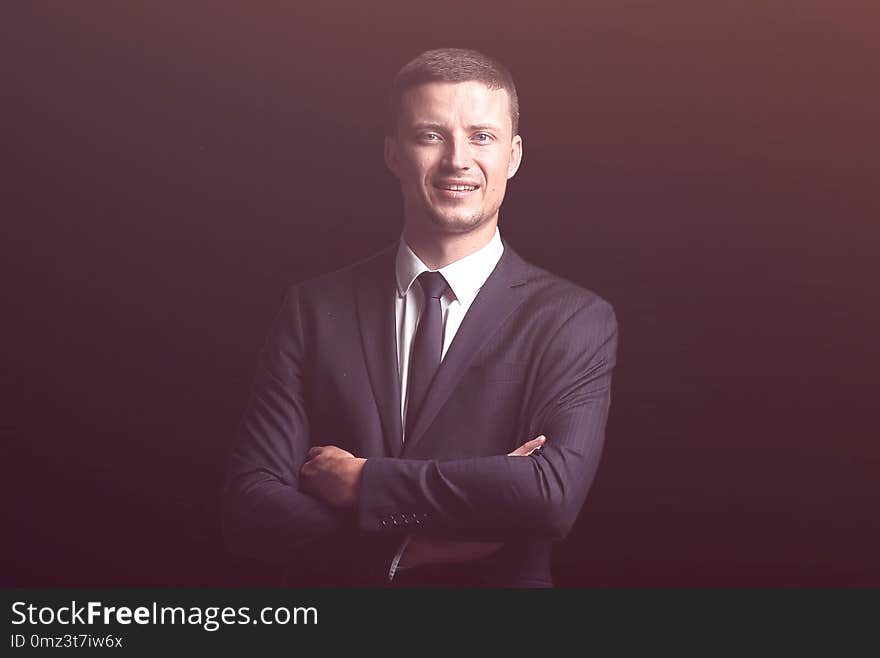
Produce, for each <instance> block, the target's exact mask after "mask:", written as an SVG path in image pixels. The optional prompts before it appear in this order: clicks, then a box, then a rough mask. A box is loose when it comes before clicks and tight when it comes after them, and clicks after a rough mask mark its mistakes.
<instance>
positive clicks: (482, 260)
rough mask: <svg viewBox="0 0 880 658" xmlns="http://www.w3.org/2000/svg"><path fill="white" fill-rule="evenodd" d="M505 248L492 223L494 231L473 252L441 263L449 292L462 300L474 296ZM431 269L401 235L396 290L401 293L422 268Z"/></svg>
mask: <svg viewBox="0 0 880 658" xmlns="http://www.w3.org/2000/svg"><path fill="white" fill-rule="evenodd" d="M503 251H504V244H503V243H502V242H501V231H499V230H498V227H497V226H496V227H495V235H493V236H492V239H491V240H490V241H489V243H488V244H487V245H486V246H484V247H481V248H480V249H478V250H477V251H475V252H474V253H472V254H469V255H467V256H465V257H464V258H459V259H458V260H457V261H455V262H453V263H450V264H449V265H447V266H446V267H441V268H440V269H439V270H437V271H438V272H440V274H442V275H443V278H444V279H446V282H447V283H448V284H449V287H450V288H451V289H452V294H454V295H455V298H456V299H457V300H458V301H459V302H461V303H464V302H467V301H469V300H471V299H473V298H474V297H476V296H477V293H478V292H479V291H480V288H482V287H483V284H484V283H485V282H486V279H488V278H489V275H490V274H492V270H494V269H495V266H496V265H497V264H498V261H499V260H500V259H501V254H502V252H503ZM427 271H430V268H429V267H428V266H427V265H425V264H424V263H423V262H422V260H421V259H420V258H419V257H418V256H416V255H415V253H414V252H413V250H412V249H410V248H409V245H408V244H407V243H406V240H404V239H403V237H401V238H400V244H399V245H398V247H397V261H396V273H397V294H398V295H400V296H401V297H403V296H404V295H406V293H407V291H408V290H409V289H410V286H412V284H413V281H415V280H416V278H418V276H419V275H420V274H421V273H422V272H427Z"/></svg>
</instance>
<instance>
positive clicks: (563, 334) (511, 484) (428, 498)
mask: <svg viewBox="0 0 880 658" xmlns="http://www.w3.org/2000/svg"><path fill="white" fill-rule="evenodd" d="M546 345H547V346H546V348H545V349H544V351H543V354H540V355H538V356H537V358H538V359H539V365H538V374H537V379H536V385H535V387H534V391H535V393H534V394H533V395H532V399H531V400H530V401H529V403H528V419H527V420H528V427H529V431H528V434H527V436H526V437H523V441H522V442H524V441H525V440H527V439H531V438H534V437H535V436H538V435H539V434H544V435H545V436H546V437H547V440H546V442H545V444H544V447H543V448H542V449H541V450H540V451H537V452H535V453H533V454H532V455H531V456H528V457H507V456H504V455H498V456H489V457H479V458H472V459H460V460H453V461H435V460H416V459H390V458H380V459H369V460H367V462H366V464H365V467H364V471H363V477H362V481H361V491H360V497H359V502H358V522H359V524H360V527H361V528H364V529H370V530H373V529H375V530H379V531H384V532H394V531H395V530H397V528H398V527H399V526H401V525H403V526H405V527H407V528H408V529H412V530H415V531H417V532H424V533H426V534H434V535H437V536H446V537H456V538H459V539H473V540H486V541H506V540H512V539H521V538H549V539H561V538H563V537H565V536H566V535H567V534H568V532H569V530H570V529H571V527H572V525H573V524H574V522H575V520H576V518H577V515H578V513H579V511H580V509H581V506H582V505H583V502H584V499H585V498H586V495H587V491H588V490H589V488H590V485H591V483H592V481H593V477H594V475H595V473H596V468H597V466H598V462H599V457H600V454H601V450H602V445H603V443H604V435H605V424H606V421H607V417H608V409H609V405H610V399H611V398H610V395H611V393H610V386H611V372H612V369H613V368H614V365H615V361H616V351H617V323H616V320H615V316H614V312H613V310H612V308H611V306H610V305H609V304H607V303H606V302H604V301H602V300H601V299H598V298H597V299H595V300H594V301H593V302H592V303H590V304H587V305H583V306H582V307H580V308H579V309H578V310H576V311H575V312H574V313H573V314H572V315H571V316H570V317H569V318H568V319H567V320H566V321H565V322H564V323H563V324H562V325H561V326H560V327H559V329H558V330H557V331H556V332H555V334H554V335H553V336H552V337H551V338H550V339H549V341H548V342H547V343H546ZM462 431H467V428H462Z"/></svg>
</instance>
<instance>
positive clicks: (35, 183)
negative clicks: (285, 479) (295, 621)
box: [0, 0, 880, 586]
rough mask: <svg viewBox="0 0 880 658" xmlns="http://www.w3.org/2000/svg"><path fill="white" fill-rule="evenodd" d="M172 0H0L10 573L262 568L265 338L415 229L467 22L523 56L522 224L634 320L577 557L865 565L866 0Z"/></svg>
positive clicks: (874, 328) (872, 415) (582, 569)
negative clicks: (389, 132)
mask: <svg viewBox="0 0 880 658" xmlns="http://www.w3.org/2000/svg"><path fill="white" fill-rule="evenodd" d="M30 4H33V6H32V7H27V5H30ZM156 4H157V3H146V2H144V3H111V2H106V3H95V2H76V3H66V2H55V3H39V5H37V3H21V5H22V6H23V7H24V8H19V9H18V10H17V11H18V13H17V14H15V15H13V14H12V13H11V11H10V9H9V8H8V7H7V8H5V9H4V10H3V11H4V16H3V17H2V22H3V25H4V27H3V31H4V33H5V35H4V46H5V49H4V50H5V52H4V53H3V57H2V62H3V64H2V66H3V67H4V75H3V83H2V84H3V88H2V90H0V93H2V99H3V100H2V102H0V108H2V113H3V121H2V131H3V141H2V148H3V157H2V167H3V170H2V180H3V188H4V189H3V192H2V194H3V205H2V215H3V227H4V228H3V236H4V237H3V240H2V243H3V254H4V256H3V261H4V266H5V267H4V269H5V270H7V273H6V274H5V275H4V277H3V279H4V289H5V290H6V292H5V299H6V301H4V303H3V310H2V317H3V322H2V326H3V334H4V340H3V345H4V348H5V350H4V352H5V354H4V357H3V360H4V362H3V370H4V374H5V375H6V376H5V378H4V384H5V385H6V390H5V391H4V392H3V406H2V409H3V420H2V421H0V423H2V424H0V427H2V431H3V444H2V448H0V460H2V462H3V466H4V472H5V474H4V476H3V479H2V488H3V491H2V492H0V493H2V495H3V500H4V508H5V510H4V511H3V517H2V527H3V542H2V543H3V552H4V555H3V560H2V571H0V584H4V585H26V586H51V585H82V586H88V585H102V586H148V585H157V586H180V585H195V586H201V585H227V584H233V585H235V584H261V583H264V582H271V581H270V580H267V579H268V578H269V573H268V572H267V571H266V570H264V569H262V568H259V567H258V566H257V565H254V564H252V563H250V562H248V561H245V560H241V559H237V558H234V557H231V556H229V555H227V554H226V553H225V552H224V549H223V547H222V544H221V541H220V535H219V529H218V512H217V492H218V490H219V487H220V483H221V480H222V476H223V460H224V453H225V451H226V449H227V448H228V446H229V444H230V441H231V439H232V436H233V432H234V428H235V425H236V423H237V421H238V417H239V415H240V413H241V411H242V410H243V407H244V404H245V400H246V395H247V390H248V385H249V381H250V377H251V371H252V367H253V364H254V358H255V356H256V353H257V350H258V349H259V347H260V344H261V342H262V340H263V337H264V335H265V331H266V329H267V327H268V323H269V321H270V320H271V318H272V316H273V314H274V313H275V311H276V309H277V308H278V306H279V305H280V303H281V299H282V295H283V293H284V291H285V289H286V288H287V286H288V285H289V284H290V283H292V282H294V281H298V280H301V279H304V278H306V277H310V276H313V275H316V274H319V273H322V272H326V271H329V270H332V269H335V268H338V267H341V266H343V265H345V264H348V263H350V262H352V261H354V260H356V259H360V258H362V257H364V256H366V255H368V254H370V253H372V252H373V251H376V250H378V249H379V248H381V247H383V246H385V245H387V244H389V243H390V242H391V241H392V240H394V239H395V238H396V237H397V235H398V233H399V230H400V221H401V220H400V202H399V198H398V190H397V187H396V181H395V180H394V179H393V178H392V177H391V175H390V174H389V173H388V172H387V171H385V169H384V165H383V163H382V155H381V154H382V135H383V130H384V126H385V123H384V122H385V109H386V105H385V103H386V93H387V90H388V86H389V83H390V80H391V78H392V77H393V75H394V73H395V72H396V71H397V69H398V68H399V67H400V66H402V65H403V64H404V63H405V62H406V61H408V60H409V59H410V58H411V57H413V56H414V55H416V54H417V53H418V52H420V51H422V50H425V49H427V48H432V47H440V46H447V45H449V46H463V47H475V48H477V49H480V50H484V51H485V52H488V53H490V54H492V55H494V56H496V57H498V58H499V59H501V60H502V61H503V62H505V63H506V64H507V65H508V66H509V67H510V68H511V70H512V71H513V73H514V76H515V79H516V81H517V85H518V89H519V94H520V102H521V106H522V121H521V133H522V135H523V139H524V150H525V157H524V162H523V166H522V168H521V170H520V172H519V173H518V174H517V176H516V178H515V179H514V180H513V182H512V184H511V187H510V188H509V192H508V196H507V199H506V202H505V205H504V208H503V210H502V215H501V217H502V219H501V228H502V232H503V235H504V236H505V238H507V239H508V240H509V241H510V242H511V244H512V245H513V246H514V247H515V248H516V249H517V250H518V251H519V252H520V253H521V254H522V255H524V256H525V257H526V258H528V259H530V260H532V261H533V262H535V263H537V264H539V265H541V266H543V267H545V268H547V269H549V270H551V271H554V272H556V273H558V274H561V275H563V276H566V277H568V278H570V279H572V280H574V281H576V282H578V283H580V284H581V285H584V286H586V287H588V288H591V289H593V290H595V291H597V292H598V293H599V294H601V295H602V296H604V297H606V298H607V299H609V300H610V301H611V302H612V303H613V304H614V306H615V308H616V310H617V313H618V319H619V322H620V327H621V335H620V351H619V365H618V368H617V370H616V373H615V381H614V401H613V405H612V417H611V419H610V422H609V427H608V440H607V445H606V451H605V454H604V458H603V461H602V464H601V466H600V471H599V475H598V477H597V479H596V481H595V484H594V487H593V489H592V492H591V494H590V496H589V498H588V500H587V503H586V505H585V508H584V510H583V513H582V515H581V518H580V520H579V522H578V524H577V526H576V528H575V530H574V531H573V533H572V535H571V536H570V537H569V539H568V540H567V542H566V543H565V544H564V545H562V546H561V547H560V549H559V552H558V555H557V560H556V573H557V576H558V581H559V584H560V585H570V586H601V585H604V586H679V585H681V586H704V585H732V586H801V585H815V586H828V585H835V586H837V585H873V586H878V585H880V562H878V560H877V555H878V554H880V521H878V514H877V507H878V500H880V496H878V493H880V492H878V473H880V448H878V441H877V439H878V437H880V432H878V422H877V403H876V399H877V388H878V371H880V368H878V365H880V364H878V361H880V356H878V355H880V349H878V345H877V339H878V335H880V311H878V301H880V300H878V294H877V289H876V284H877V281H878V276H877V265H876V251H877V245H878V238H880V230H878V226H877V222H878V218H880V213H878V210H880V192H878V189H880V185H878V183H880V181H878V152H880V130H878V125H877V123H878V121H877V118H878V113H880V94H878V89H880V76H878V66H880V65H878V62H880V46H878V44H880V39H878V38H877V35H878V34H880V9H877V4H876V2H874V1H873V0H871V1H865V2H859V3H854V2H836V3H829V2H818V1H801V2H796V3H795V2H790V3H789V2H765V1H758V0H750V1H748V2H697V1H696V0H688V1H681V0H671V1H669V2H648V1H642V2H625V1H621V0H614V1H612V0H607V1H604V0H603V1H600V2H589V3H586V2H585V3H580V4H582V5H584V6H583V7H581V8H578V9H572V8H566V7H565V5H567V4H569V3H561V2H556V3H554V2H547V1H544V2H541V3H538V2H536V1H535V2H528V3H523V2H497V1H492V2H485V1H484V2H472V3H467V4H465V3H455V2H435V3H431V4H430V5H424V6H421V7H419V6H416V7H415V8H413V7H410V6H408V5H405V3H402V2H401V3H395V4H394V5H392V4H391V3H386V4H384V5H377V4H376V3H368V2H364V3H359V2H348V3H344V4H340V3H325V4H324V5H323V8H317V7H316V6H312V5H317V4H318V3H305V2H258V3H243V2H242V3H231V2H225V3H224V2H213V3H208V2H205V3H187V2H184V3H176V2H175V3H158V4H159V6H155V5H156ZM573 4H577V3H573ZM307 5H309V6H307ZM26 12H30V13H26Z"/></svg>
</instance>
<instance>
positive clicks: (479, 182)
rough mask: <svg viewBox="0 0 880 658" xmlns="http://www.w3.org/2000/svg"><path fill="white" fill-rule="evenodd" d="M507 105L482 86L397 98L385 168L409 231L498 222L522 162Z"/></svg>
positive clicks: (441, 87)
mask: <svg viewBox="0 0 880 658" xmlns="http://www.w3.org/2000/svg"><path fill="white" fill-rule="evenodd" d="M508 103H509V99H508V97H507V92H506V91H505V90H503V89H495V90H492V89H489V88H488V87H486V85H484V84H483V83H481V82H459V83H451V82H429V83H426V84H422V85H419V86H417V87H413V88H412V89H408V90H407V91H405V92H404V93H403V95H402V97H401V99H400V112H399V118H398V124H397V134H396V135H393V136H390V137H386V139H385V162H386V163H387V165H388V168H389V169H390V170H391V171H392V172H393V173H394V175H395V176H397V178H398V179H399V180H400V188H401V191H402V193H403V203H404V215H405V220H406V223H407V226H408V227H411V228H415V229H417V230H425V231H432V232H438V231H439V232H442V233H467V232H468V231H472V230H475V229H477V228H479V227H481V226H484V225H486V224H487V223H489V222H491V223H493V225H494V223H495V222H497V220H498V209H499V208H500V207H501V201H502V200H503V199H504V191H505V189H507V180H508V179H509V178H511V177H513V175H514V174H515V173H516V170H517V169H518V168H519V163H520V160H521V159H522V139H520V137H519V135H516V136H514V135H511V132H512V126H511V118H510V108H509V105H508Z"/></svg>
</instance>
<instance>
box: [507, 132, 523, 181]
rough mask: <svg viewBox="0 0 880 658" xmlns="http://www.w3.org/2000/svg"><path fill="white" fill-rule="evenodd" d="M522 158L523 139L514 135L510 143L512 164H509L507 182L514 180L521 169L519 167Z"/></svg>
mask: <svg viewBox="0 0 880 658" xmlns="http://www.w3.org/2000/svg"><path fill="white" fill-rule="evenodd" d="M522 156H523V150H522V137H520V136H519V135H514V136H513V139H512V140H511V141H510V162H509V163H508V164H507V180H510V179H511V178H513V175H514V174H515V173H516V172H517V170H518V169H519V165H520V163H522Z"/></svg>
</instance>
